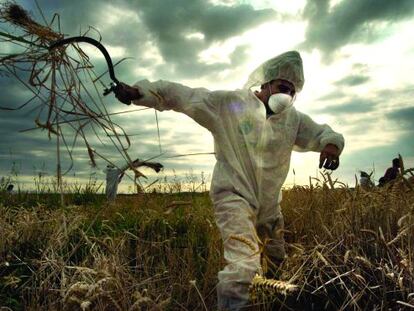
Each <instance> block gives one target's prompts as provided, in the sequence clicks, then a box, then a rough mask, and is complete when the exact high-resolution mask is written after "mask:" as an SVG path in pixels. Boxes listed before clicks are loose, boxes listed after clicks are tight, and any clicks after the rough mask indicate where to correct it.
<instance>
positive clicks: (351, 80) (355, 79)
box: [335, 75, 370, 87]
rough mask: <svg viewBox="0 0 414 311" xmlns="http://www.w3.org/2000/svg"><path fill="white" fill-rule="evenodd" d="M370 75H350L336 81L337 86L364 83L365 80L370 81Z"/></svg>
mask: <svg viewBox="0 0 414 311" xmlns="http://www.w3.org/2000/svg"><path fill="white" fill-rule="evenodd" d="M369 79H370V78H369V77H368V76H365V75H350V76H347V77H345V78H343V79H341V80H339V81H336V82H335V85H337V86H339V87H340V86H356V85H361V84H364V83H365V82H367V81H369Z"/></svg>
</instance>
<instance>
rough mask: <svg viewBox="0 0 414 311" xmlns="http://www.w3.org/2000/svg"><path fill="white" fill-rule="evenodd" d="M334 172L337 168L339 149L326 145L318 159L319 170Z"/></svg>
mask: <svg viewBox="0 0 414 311" xmlns="http://www.w3.org/2000/svg"><path fill="white" fill-rule="evenodd" d="M322 166H323V167H324V168H326V169H328V170H336V169H337V168H338V166H339V149H338V147H337V146H335V145H333V144H327V145H326V146H325V148H323V150H322V151H321V155H320V157H319V168H322Z"/></svg>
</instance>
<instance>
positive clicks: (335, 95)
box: [318, 90, 347, 101]
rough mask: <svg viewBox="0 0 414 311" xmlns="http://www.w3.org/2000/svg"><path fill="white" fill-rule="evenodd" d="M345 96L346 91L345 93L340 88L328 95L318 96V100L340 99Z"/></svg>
mask: <svg viewBox="0 0 414 311" xmlns="http://www.w3.org/2000/svg"><path fill="white" fill-rule="evenodd" d="M345 96H347V94H346V93H344V92H343V91H339V90H335V91H333V92H330V93H328V94H326V95H323V96H321V97H319V98H318V100H326V101H329V100H340V99H342V98H344V97H345Z"/></svg>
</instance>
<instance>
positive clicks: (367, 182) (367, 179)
mask: <svg viewBox="0 0 414 311" xmlns="http://www.w3.org/2000/svg"><path fill="white" fill-rule="evenodd" d="M371 174H372V173H371ZM371 174H368V173H367V172H364V171H361V175H360V178H359V183H360V185H361V187H362V188H363V189H371V188H372V187H374V186H375V185H374V183H373V182H372V181H371Z"/></svg>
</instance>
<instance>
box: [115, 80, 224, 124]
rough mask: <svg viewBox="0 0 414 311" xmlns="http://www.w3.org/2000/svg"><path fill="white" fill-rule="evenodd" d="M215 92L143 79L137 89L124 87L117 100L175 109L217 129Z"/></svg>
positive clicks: (122, 86)
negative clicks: (215, 126) (213, 93)
mask: <svg viewBox="0 0 414 311" xmlns="http://www.w3.org/2000/svg"><path fill="white" fill-rule="evenodd" d="M211 93H212V92H210V91H209V90H207V89H205V88H190V87H187V86H184V85H181V84H178V83H173V82H168V81H163V80H159V81H156V82H150V81H148V80H142V81H139V82H137V83H136V84H135V85H134V86H133V87H130V86H128V85H125V84H123V83H122V84H121V87H120V89H119V90H118V91H116V92H115V95H116V97H117V98H118V99H119V100H120V101H121V102H123V103H129V102H131V101H132V103H133V104H135V105H140V106H146V107H150V108H154V109H157V110H159V111H164V110H174V111H177V112H181V113H184V114H186V115H188V116H189V117H190V118H192V119H194V120H195V121H196V122H197V123H199V124H200V125H201V126H203V127H205V128H207V129H208V130H210V131H213V130H214V124H215V122H216V120H217V113H216V111H217V107H216V103H215V101H214V100H213V99H212V96H211Z"/></svg>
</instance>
